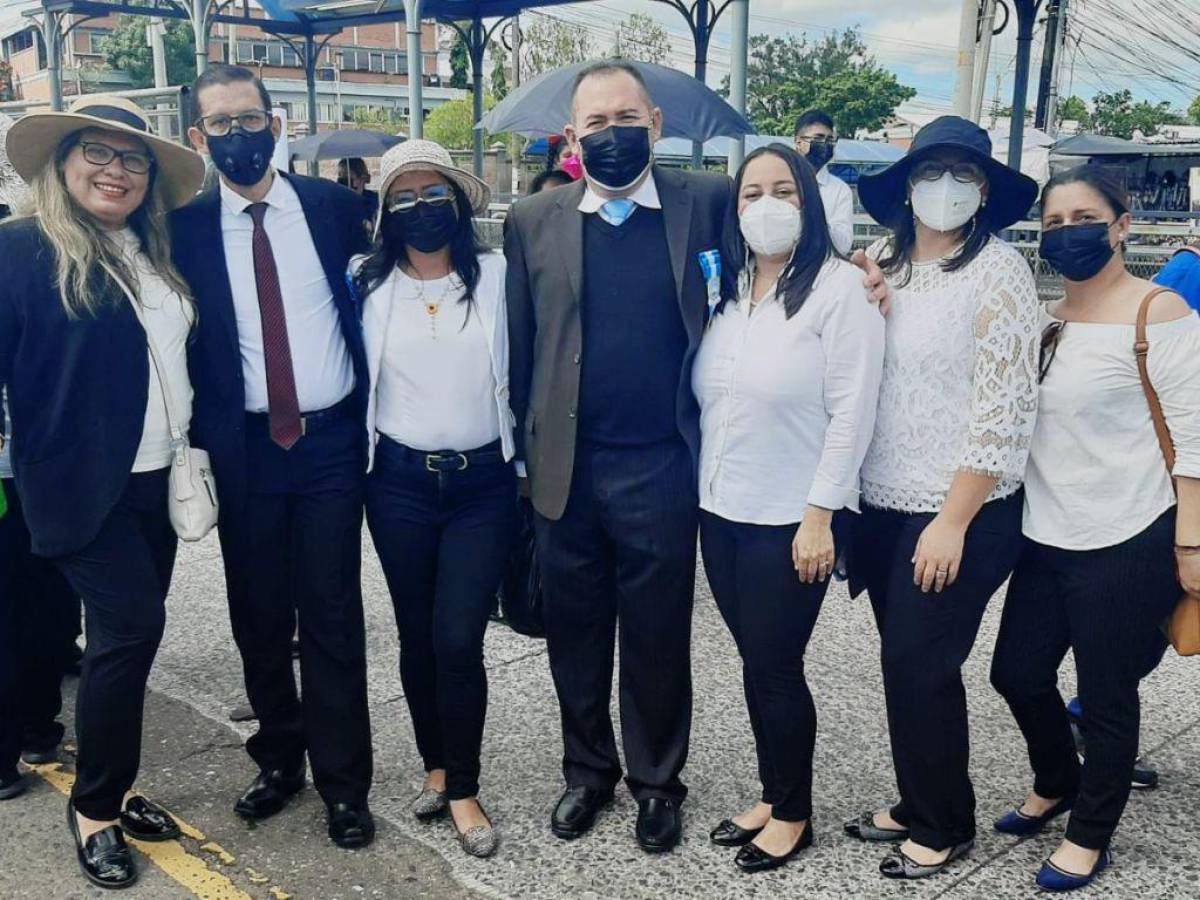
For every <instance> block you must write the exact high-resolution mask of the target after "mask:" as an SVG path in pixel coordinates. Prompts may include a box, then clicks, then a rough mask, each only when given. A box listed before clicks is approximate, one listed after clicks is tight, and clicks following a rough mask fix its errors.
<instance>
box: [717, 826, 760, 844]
mask: <svg viewBox="0 0 1200 900" xmlns="http://www.w3.org/2000/svg"><path fill="white" fill-rule="evenodd" d="M761 833H762V829H761V828H743V827H742V826H741V825H739V824H737V822H735V821H733V819H724V820H722V822H721V824H720V825H718V826H717V827H716V828H714V829H713V830H712V831H710V832H709V833H708V839H709V840H710V841H712V842H713V843H714V844H716V845H717V846H718V847H741V846H744V845H745V844H748V843H750V842H751V841H752V840H754V839H755V838H756V837H758V836H759V835H760V834H761Z"/></svg>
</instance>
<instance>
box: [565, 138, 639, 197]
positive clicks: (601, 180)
mask: <svg viewBox="0 0 1200 900" xmlns="http://www.w3.org/2000/svg"><path fill="white" fill-rule="evenodd" d="M579 146H580V147H582V148H583V168H584V171H586V172H587V176H588V178H590V179H591V180H592V181H594V182H596V184H598V185H600V187H602V188H604V189H605V190H609V191H621V190H624V189H625V188H627V187H629V186H630V185H632V184H633V183H634V182H635V181H637V180H638V178H640V177H641V175H642V173H643V172H645V171H646V168H647V167H648V166H649V165H650V129H649V128H646V127H645V126H644V125H609V126H608V127H607V128H605V129H603V130H602V131H597V132H595V133H594V134H589V135H588V136H587V137H584V138H580V139H579Z"/></svg>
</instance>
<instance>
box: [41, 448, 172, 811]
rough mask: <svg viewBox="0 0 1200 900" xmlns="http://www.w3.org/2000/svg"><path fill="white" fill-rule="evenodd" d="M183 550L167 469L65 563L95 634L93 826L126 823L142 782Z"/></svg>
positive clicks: (91, 648) (86, 790)
mask: <svg viewBox="0 0 1200 900" xmlns="http://www.w3.org/2000/svg"><path fill="white" fill-rule="evenodd" d="M176 544H177V541H176V538H175V531H174V530H173V529H172V527H171V522H170V519H169V518H168V515H167V470H166V469H162V470H160V471H157V472H146V473H142V474H137V475H130V476H129V484H128V486H127V487H126V488H125V492H124V494H122V496H121V499H120V500H118V501H117V505H116V507H115V508H114V509H113V511H112V512H111V513H110V514H109V516H108V518H107V519H106V520H105V521H104V524H103V525H102V526H101V528H100V533H99V534H98V535H97V536H96V538H95V540H93V541H92V543H90V544H89V545H88V546H87V547H85V548H84V549H83V550H80V551H79V552H78V553H74V554H71V555H70V556H64V557H59V558H58V559H56V560H55V563H56V564H57V565H58V568H59V569H60V570H61V572H62V573H63V575H65V576H66V579H67V581H68V582H69V583H70V585H71V587H72V589H73V590H74V591H75V593H76V594H78V595H79V596H80V597H82V598H83V608H84V613H85V617H84V622H85V625H86V628H87V649H86V650H85V651H84V654H83V663H82V666H81V671H80V676H79V694H78V697H77V699H76V702H75V734H76V737H77V738H78V741H79V757H78V761H77V763H76V777H75V788H74V790H73V791H72V793H71V799H72V801H73V802H74V804H75V808H76V809H77V810H78V811H79V812H80V813H81V814H83V815H84V816H87V817H88V818H89V819H99V820H102V821H106V820H109V819H115V818H117V816H118V815H119V814H120V811H121V804H122V801H123V799H124V796H125V792H126V791H128V790H129V789H130V788H131V787H133V782H134V779H135V778H136V777H137V772H138V764H139V761H140V758H141V752H142V706H143V704H144V702H145V698H146V679H147V678H148V677H149V675H150V666H151V665H152V664H153V662H154V656H155V654H156V653H157V652H158V645H159V642H160V641H161V640H162V634H163V627H164V625H165V624H166V599H167V591H168V590H169V589H170V587H171V571H172V569H173V568H174V565H175V547H176Z"/></svg>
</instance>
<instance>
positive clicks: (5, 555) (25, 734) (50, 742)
mask: <svg viewBox="0 0 1200 900" xmlns="http://www.w3.org/2000/svg"><path fill="white" fill-rule="evenodd" d="M0 490H3V491H4V493H5V496H6V497H7V500H8V512H7V514H6V515H5V516H4V517H3V518H0V772H4V771H7V770H9V769H11V768H13V766H15V765H16V762H17V757H18V756H19V754H20V752H21V751H22V750H42V751H44V750H49V749H51V748H53V747H56V746H57V745H58V744H59V743H60V742H61V741H62V738H63V726H62V725H61V724H60V723H59V722H58V715H59V713H60V712H62V690H61V684H62V674H63V671H64V670H65V669H66V668H67V666H68V665H69V664H70V663H71V661H72V654H73V647H74V644H75V638H76V636H77V635H78V633H79V598H78V597H76V596H75V592H74V591H72V590H71V587H70V585H68V584H67V581H66V579H65V578H63V576H62V573H61V572H59V571H58V569H57V567H55V565H54V563H53V562H51V561H50V560H48V559H43V558H42V557H40V556H34V555H33V553H32V552H30V538H29V530H28V528H26V526H25V519H24V516H23V514H22V509H21V500H20V497H18V496H17V492H16V490H15V488H14V485H13V482H12V480H11V479H4V480H2V481H0Z"/></svg>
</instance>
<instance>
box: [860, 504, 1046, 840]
mask: <svg viewBox="0 0 1200 900" xmlns="http://www.w3.org/2000/svg"><path fill="white" fill-rule="evenodd" d="M1022 503H1023V494H1022V493H1021V492H1019V491H1018V492H1017V493H1016V494H1014V495H1013V496H1011V497H1008V498H1006V499H1003V500H994V501H992V502H991V503H986V504H984V506H983V508H982V509H981V510H980V511H979V513H978V515H976V516H975V520H974V521H973V522H972V523H971V526H970V527H969V528H968V529H967V536H966V541H965V543H964V545H963V557H962V565H961V567H960V570H959V575H958V580H957V581H955V582H954V584H953V585H951V586H950V587H948V588H946V590H944V591H942V592H941V593H940V594H937V593H933V592H932V591H931V592H930V593H928V594H923V593H921V589H920V588H919V587H916V586H914V585H913V564H912V562H911V560H912V558H913V554H914V553H915V552H916V546H917V539H918V538H919V537H920V536H921V532H922V531H923V530H924V529H925V526H926V525H928V524H929V523H930V522H931V521H932V520H933V518H934V517H933V514H932V513H929V514H925V513H918V514H907V513H902V512H895V511H890V510H879V509H874V508H872V507H869V506H868V507H865V508H864V510H863V515H862V520H861V521H860V522H859V527H858V528H857V530H856V533H855V538H854V540H855V545H856V547H855V552H854V566H855V568H856V574H857V575H861V576H862V577H863V578H864V580H865V581H866V585H867V590H868V591H869V592H870V595H871V604H872V606H873V608H874V611H875V621H876V624H877V625H878V626H879V634H880V644H881V660H882V665H883V687H884V695H885V698H886V700H887V714H888V732H889V734H890V736H891V741H892V762H893V764H894V766H895V769H896V784H897V787H898V788H899V790H900V802H899V804H897V805H896V806H895V807H894V808H893V809H892V817H893V818H894V819H895V820H896V821H897V822H899V823H900V824H902V825H906V826H907V827H908V828H909V830H910V834H911V835H912V839H913V840H914V841H916V842H917V843H918V844H921V845H922V846H925V847H929V848H932V849H935V850H941V849H945V848H947V847H952V846H954V845H955V844H959V843H962V842H964V841H968V840H971V839H972V838H974V836H975V792H974V789H973V788H972V786H971V776H970V773H969V770H968V767H969V762H970V734H969V729H968V723H967V696H966V691H965V690H964V689H963V683H962V666H963V663H964V662H966V660H967V657H968V656H969V655H970V653H971V648H972V646H974V644H975V636H976V635H977V634H978V633H979V624H980V622H981V621H982V620H983V613H984V610H985V609H986V608H987V604H988V601H989V600H990V599H991V598H992V595H993V594H995V593H996V591H997V590H998V589H999V588H1000V585H1002V584H1003V583H1004V580H1005V579H1006V578H1007V577H1008V576H1009V573H1010V572H1012V568H1013V566H1014V564H1015V563H1016V560H1017V554H1018V552H1019V550H1020V546H1021V508H1022Z"/></svg>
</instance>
